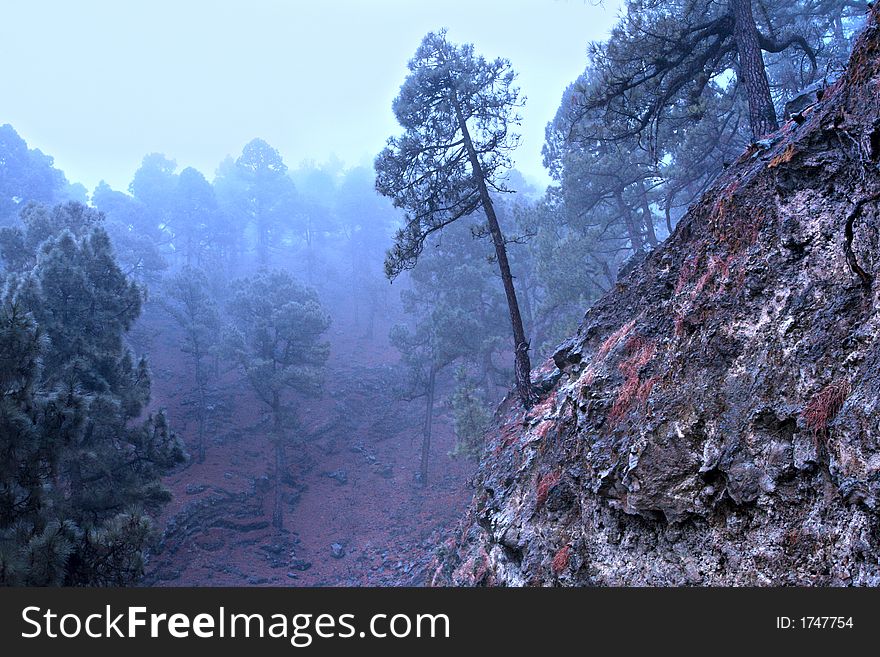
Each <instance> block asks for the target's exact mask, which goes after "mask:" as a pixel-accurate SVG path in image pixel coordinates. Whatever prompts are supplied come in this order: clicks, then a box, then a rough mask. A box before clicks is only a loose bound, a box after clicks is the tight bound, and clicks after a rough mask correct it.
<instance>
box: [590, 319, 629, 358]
mask: <svg viewBox="0 0 880 657" xmlns="http://www.w3.org/2000/svg"><path fill="white" fill-rule="evenodd" d="M635 325H636V320H632V321H631V322H627V323H626V324H624V325H623V326H621V327H620V328H619V329H617V330H616V331H615V332H614V333H612V334H611V335H609V336H608V338H607V339H606V340H605V342H603V343H602V346H601V347H599V351H597V352H596V358H597V359H598V360H602V359H604V358H605V356H607V355H608V354H609V353H610V352H611V350H612V349H614V347H616V346H617V343H618V342H620V340H621V339H622V338H624V337H625V336H626V334H627V333H629V332H630V331H632V329H633V327H634V326H635Z"/></svg>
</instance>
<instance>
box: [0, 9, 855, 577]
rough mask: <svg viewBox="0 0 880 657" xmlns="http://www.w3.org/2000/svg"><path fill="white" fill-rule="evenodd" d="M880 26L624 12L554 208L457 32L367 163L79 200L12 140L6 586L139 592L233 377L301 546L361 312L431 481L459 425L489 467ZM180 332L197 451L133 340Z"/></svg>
mask: <svg viewBox="0 0 880 657" xmlns="http://www.w3.org/2000/svg"><path fill="white" fill-rule="evenodd" d="M865 7H866V3H863V2H856V1H853V0H796V1H791V0H785V1H783V0H760V1H759V0H754V1H752V0H729V2H715V1H710V0H675V1H664V0H629V2H627V3H626V7H625V9H626V10H625V12H623V13H622V18H621V19H620V21H619V23H618V24H617V26H616V27H615V28H614V30H613V31H612V32H611V34H610V36H609V38H608V39H607V40H606V41H603V42H597V43H593V44H591V45H590V46H589V51H588V55H587V57H586V58H585V61H584V62H581V63H579V65H582V66H583V73H582V74H581V75H580V76H579V77H578V78H577V79H576V80H572V81H571V85H570V86H569V87H568V88H567V89H566V90H564V93H562V97H561V103H560V106H559V109H558V111H557V114H556V116H555V118H554V119H553V120H552V121H551V122H550V123H549V124H548V125H547V128H546V143H545V145H544V150H543V153H544V164H545V167H546V168H547V170H548V171H549V173H550V175H551V177H552V180H553V182H552V184H551V185H550V186H549V187H548V188H547V189H546V190H535V189H534V188H532V187H531V186H530V185H529V183H528V182H527V181H526V180H525V178H524V177H523V176H522V175H521V174H520V173H519V172H518V171H517V170H516V169H515V168H513V167H512V162H513V160H514V159H515V153H516V147H517V143H518V139H517V128H518V127H519V124H520V121H521V119H520V117H519V116H518V110H519V109H520V108H521V106H522V103H523V102H525V101H524V99H523V98H522V97H521V95H520V94H519V90H518V89H517V86H516V76H515V71H516V69H515V66H516V62H510V61H508V60H506V59H503V56H504V54H505V53H503V52H501V53H492V55H493V56H495V55H500V56H501V57H502V58H499V59H488V58H486V57H485V56H484V55H483V54H481V53H480V52H479V51H478V48H477V47H475V46H474V45H471V44H456V43H454V42H453V41H451V40H450V39H451V37H449V36H448V35H447V34H446V33H445V32H443V31H440V32H436V33H431V34H429V35H427V36H426V37H425V38H424V40H423V42H422V43H421V45H420V46H419V47H418V50H417V51H416V52H415V54H414V56H413V59H412V60H411V62H410V64H409V71H408V74H407V77H406V78H405V79H404V80H402V86H401V88H400V94H399V96H398V97H397V99H396V100H395V101H394V103H393V107H389V108H388V111H389V112H393V114H394V116H395V117H396V119H397V121H398V123H399V124H400V133H399V134H398V135H396V136H391V137H390V139H389V140H388V142H387V147H386V148H385V149H384V150H382V151H381V152H380V153H378V155H377V157H376V159H375V168H374V169H370V168H369V167H353V168H346V167H345V166H343V165H342V164H341V163H338V162H334V161H331V162H330V163H328V164H324V165H319V164H316V163H314V162H303V163H302V164H300V165H299V166H297V167H293V166H291V163H289V162H285V161H284V158H283V157H282V155H281V153H279V151H278V150H276V149H275V148H273V147H272V146H271V145H270V144H269V143H267V142H266V141H264V140H263V139H259V138H255V139H253V140H252V141H250V142H248V143H247V144H245V145H243V147H242V149H241V151H240V153H238V154H237V155H234V156H230V157H227V158H226V159H225V160H223V161H222V162H220V163H218V166H217V168H216V171H215V172H205V173H203V172H200V171H197V170H196V169H194V168H191V167H187V168H183V169H180V167H179V166H178V164H177V162H175V161H174V160H173V159H171V158H170V157H169V155H166V154H162V153H150V154H147V155H146V156H145V157H144V158H143V160H142V163H141V165H140V167H139V168H138V169H137V171H136V172H135V173H134V175H133V177H132V179H131V182H130V184H129V185H128V188H127V189H124V190H121V189H112V188H111V187H110V186H109V185H108V184H107V183H105V182H101V183H100V184H99V185H98V186H97V187H96V188H95V189H94V190H86V189H85V188H84V187H82V185H79V184H75V183H74V184H71V183H70V182H69V181H68V180H67V178H66V176H65V174H64V173H63V172H62V171H61V170H59V169H58V168H56V167H55V166H54V162H53V159H52V158H51V157H50V156H48V155H46V154H44V153H42V152H40V151H39V150H35V149H31V148H29V147H28V145H27V144H26V142H25V140H24V138H23V137H22V136H19V134H18V133H17V132H16V131H15V129H14V128H13V127H12V126H10V125H3V126H0V225H2V229H0V262H2V274H0V382H2V385H0V391H2V398H0V583H3V584H13V585H83V584H89V585H94V584H97V585H125V584H131V583H133V582H136V581H137V580H138V578H139V577H140V576H141V575H142V573H143V569H144V559H145V555H146V554H148V552H149V549H150V546H151V542H152V541H154V540H155V538H156V531H157V527H156V524H155V522H154V520H155V518H156V517H157V514H158V512H159V511H160V510H161V509H162V508H163V506H164V505H165V504H166V503H167V502H168V499H169V493H168V492H167V490H166V489H165V488H164V487H163V484H162V478H163V476H165V475H167V474H168V473H170V472H172V471H176V472H179V471H180V468H183V467H186V463H187V462H188V461H191V460H192V461H196V462H198V461H204V459H205V455H206V452H208V451H209V450H210V449H211V442H210V436H211V434H212V432H213V431H215V430H216V427H214V426H213V424H212V422H213V420H212V414H211V407H212V404H213V402H212V400H213V399H215V398H216V396H217V395H219V394H221V392H220V389H219V387H218V386H217V381H218V379H219V378H220V377H223V376H227V377H228V376H234V377H238V378H237V379H236V380H237V381H238V382H239V384H238V385H240V386H241V387H242V388H247V389H248V390H250V391H251V392H252V393H253V394H255V395H256V397H257V398H258V399H259V400H260V402H261V403H262V405H263V409H262V412H264V413H265V415H266V417H267V426H266V430H265V432H264V433H265V437H266V440H267V441H269V444H271V449H272V454H273V462H272V463H271V464H267V470H269V471H270V473H272V478H273V485H274V496H273V499H274V501H273V505H272V508H273V511H272V524H273V526H274V527H275V528H276V529H278V530H281V529H282V528H283V526H284V491H283V487H282V480H283V478H284V472H285V470H286V468H287V464H286V455H287V454H289V453H290V450H294V449H296V444H297V440H300V439H301V438H300V436H299V427H300V424H301V422H300V419H301V418H300V415H299V413H300V410H299V409H298V406H297V405H298V403H299V400H301V399H303V398H305V397H308V396H309V395H314V394H317V393H318V392H319V391H320V389H321V384H322V380H323V377H324V367H325V364H326V362H327V360H328V356H329V353H330V349H331V346H330V334H331V326H334V325H335V320H336V318H337V317H338V316H340V315H341V314H347V315H349V316H351V317H353V318H354V322H355V323H356V325H357V326H358V327H359V331H360V334H361V337H363V338H365V339H367V340H373V341H375V340H380V339H384V338H385V336H384V335H377V334H376V328H375V327H376V325H377V317H382V318H386V319H389V320H390V321H391V323H392V324H394V326H393V328H391V331H390V336H389V339H390V343H391V345H393V347H394V348H395V349H396V353H397V356H398V357H399V362H398V363H397V365H396V369H395V372H396V381H397V384H396V385H397V389H396V390H395V394H397V395H398V396H399V397H400V398H402V399H406V400H409V401H410V407H411V412H412V413H413V414H414V415H419V417H422V418H423V421H422V422H421V425H422V427H423V428H422V432H421V435H419V436H418V437H417V438H418V440H419V441H421V442H422V445H423V447H422V450H421V461H420V463H419V464H418V466H417V469H418V482H419V483H420V484H421V485H423V486H424V485H427V483H428V482H429V481H430V477H431V470H432V462H436V461H437V460H438V459H445V458H449V456H450V455H448V454H446V453H439V452H438V451H437V450H436V449H433V450H432V443H431V437H432V431H433V426H434V423H435V420H436V417H437V416H438V414H441V413H447V412H448V413H449V415H450V416H451V418H452V424H453V425H454V430H455V431H456V434H457V439H458V440H457V444H458V447H457V448H456V449H455V450H454V451H453V453H452V456H461V457H467V458H478V457H479V454H480V446H481V435H482V432H483V431H484V430H485V429H486V428H487V426H488V424H489V422H490V420H491V415H492V409H493V408H494V406H496V405H497V403H498V402H499V401H500V399H501V398H502V397H503V396H504V395H505V394H506V393H507V392H508V391H509V390H512V389H513V390H515V391H516V395H517V397H518V399H519V400H520V401H521V403H523V404H524V405H525V406H527V407H528V406H529V405H531V404H532V403H533V402H534V394H533V389H532V382H531V380H530V375H529V373H530V370H531V369H532V368H533V367H534V366H535V365H536V364H540V363H541V362H542V361H544V360H545V359H546V358H547V357H548V355H550V354H551V353H552V351H553V349H554V347H555V346H556V345H557V344H558V343H559V342H560V341H561V340H562V339H563V338H565V337H566V336H567V335H568V334H569V333H570V332H571V331H572V330H573V328H574V327H576V325H577V323H578V321H579V320H580V319H581V317H582V316H583V313H584V311H585V310H586V309H587V308H588V307H589V305H590V304H591V303H592V302H593V301H595V300H596V299H597V298H598V297H599V296H601V295H603V294H604V293H606V292H607V291H609V290H610V289H612V288H613V286H614V285H615V282H616V280H617V276H618V273H619V272H620V271H621V270H622V268H625V267H627V266H628V264H627V263H628V262H631V261H633V259H638V258H639V257H641V255H642V254H644V253H646V252H648V251H650V250H651V249H652V248H654V247H656V246H657V245H658V244H659V243H660V242H661V241H662V240H663V239H665V238H666V237H667V236H668V235H669V234H670V233H671V232H672V231H673V230H674V229H675V226H676V222H677V220H678V219H679V218H680V217H681V215H682V214H683V212H684V211H685V209H686V208H687V207H688V206H689V205H690V204H691V203H692V202H693V201H694V200H695V199H696V198H697V197H698V196H699V195H700V194H701V193H702V192H703V191H704V190H705V189H706V188H707V186H708V185H709V184H710V183H711V182H712V180H714V179H715V177H716V176H717V175H718V174H719V173H720V172H721V171H722V170H723V169H724V167H726V166H727V165H728V164H729V163H730V162H732V161H733V160H734V159H735V158H736V157H737V156H738V155H739V153H741V152H742V151H743V149H744V148H745V147H746V146H747V145H748V144H749V143H751V142H754V141H759V140H761V139H762V138H764V137H765V136H766V133H768V132H771V131H773V130H775V129H776V128H777V127H778V126H779V125H780V124H782V123H784V122H786V121H789V120H797V118H798V117H797V111H788V110H787V108H789V109H790V108H791V107H792V106H791V105H790V102H791V101H793V100H796V99H797V98H798V97H799V96H800V95H801V94H803V93H813V94H815V91H816V90H817V89H818V90H821V89H822V87H823V85H827V84H829V83H830V82H831V81H833V80H834V79H835V78H836V76H838V75H839V73H840V71H841V69H842V67H843V65H844V63H845V61H846V57H847V56H848V53H849V49H850V45H851V40H852V38H853V35H854V34H855V32H856V31H857V29H858V27H859V26H860V25H861V22H862V20H863V15H864V11H865ZM486 55H488V53H486ZM562 91H563V90H560V92H562ZM290 156H291V157H295V156H296V154H295V153H293V154H290ZM389 278H390V279H393V280H394V285H393V286H391V285H390V284H389V280H388V279H389ZM163 322H165V323H166V324H167V325H172V326H175V327H176V328H175V330H176V331H179V335H180V339H179V351H180V359H179V367H180V368H185V370H186V372H187V378H188V381H189V382H190V384H189V389H188V390H185V391H184V392H183V394H184V395H185V396H186V397H187V399H188V403H189V405H190V408H192V409H193V414H194V419H195V422H194V425H195V429H194V430H192V431H190V432H189V433H188V435H187V437H186V440H183V439H182V438H181V437H180V436H179V435H178V433H177V431H178V430H177V429H176V428H175V427H174V426H169V423H168V421H167V418H166V416H165V414H164V413H163V412H162V410H161V408H160V407H157V406H156V405H155V404H152V403H151V371H150V362H149V358H148V357H147V353H148V352H149V340H148V338H147V337H145V336H146V335H147V332H146V331H142V330H138V327H143V326H153V327H155V326H159V325H163V324H162V323H163Z"/></svg>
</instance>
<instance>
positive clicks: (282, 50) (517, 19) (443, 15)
mask: <svg viewBox="0 0 880 657" xmlns="http://www.w3.org/2000/svg"><path fill="white" fill-rule="evenodd" d="M2 3H3V5H4V6H3V9H2V21H0V124H3V123H11V124H12V125H13V126H14V127H15V129H16V130H17V131H18V132H19V134H20V135H21V136H22V137H23V138H24V139H25V140H26V141H27V142H28V144H29V145H30V146H31V147H32V148H33V147H36V148H40V149H41V150H43V151H44V152H46V153H48V154H49V155H53V156H54V157H55V159H56V164H57V165H58V166H59V167H60V168H62V169H63V170H64V171H65V172H66V173H67V175H68V178H69V179H70V180H71V181H72V182H82V183H83V184H85V185H86V187H87V188H88V189H89V190H90V191H91V190H92V189H94V187H95V185H96V184H97V182H98V181H99V180H100V179H101V178H103V179H105V180H107V181H108V182H109V183H110V184H111V185H112V186H113V187H115V188H117V189H125V188H126V187H127V185H128V183H129V181H130V180H131V177H132V175H133V173H134V171H135V170H136V169H137V167H138V165H139V163H140V160H141V159H142V158H143V156H144V155H145V154H146V153H150V152H156V151H158V152H162V153H165V154H166V155H167V156H169V157H171V158H173V159H175V160H176V161H177V163H178V165H179V166H180V167H181V168H183V167H186V166H194V167H196V168H197V169H199V170H201V171H202V172H204V173H205V174H206V175H207V177H208V178H209V179H211V178H213V174H214V170H215V169H216V166H217V164H219V162H220V161H221V160H222V159H223V158H224V157H225V156H226V155H227V154H233V155H234V154H237V153H239V152H240V151H241V147H242V146H243V145H244V144H245V143H246V142H248V141H249V140H250V139H252V138H253V137H262V138H263V139H265V140H266V141H268V142H269V143H270V144H272V145H273V146H275V147H276V148H278V150H279V151H280V152H281V154H282V156H283V157H284V159H285V162H287V164H288V165H289V166H291V167H295V166H296V165H297V164H298V163H300V162H301V161H303V160H307V159H311V160H316V161H318V162H322V161H326V160H327V159H328V158H329V157H330V156H331V155H336V156H337V157H338V158H339V159H341V160H342V161H343V162H345V163H346V164H348V165H354V164H361V163H369V162H371V161H372V157H373V156H374V155H375V154H376V153H377V152H378V151H379V150H380V149H381V148H382V146H383V145H384V143H385V140H386V139H387V137H388V136H390V135H391V134H395V133H397V132H399V129H398V126H397V124H396V122H395V120H394V117H393V115H392V113H391V101H392V100H393V98H394V97H395V95H396V94H397V91H398V89H399V87H400V84H401V82H402V81H403V78H404V76H405V74H406V63H407V61H408V60H409V58H410V57H411V56H412V54H413V53H414V52H415V49H416V46H417V45H418V43H419V41H420V40H421V38H422V37H423V36H424V34H425V33H427V32H429V31H432V30H437V29H439V28H441V27H447V28H448V29H449V35H448V36H449V38H450V40H452V41H455V42H473V43H474V44H475V46H476V49H477V51H478V52H480V53H481V54H483V55H485V56H486V57H498V56H501V57H506V58H508V59H510V60H511V62H512V63H513V66H514V68H515V69H516V70H517V71H518V72H519V81H518V84H519V86H520V88H521V89H522V91H523V93H524V94H525V95H526V96H528V101H527V104H526V108H525V110H524V112H523V119H524V121H523V127H522V130H521V132H522V135H523V140H522V143H521V146H520V149H519V150H518V151H517V153H516V155H515V157H516V160H517V167H518V168H520V169H521V170H522V171H523V172H524V173H526V175H528V176H530V177H532V178H533V179H535V180H536V181H537V182H539V183H541V184H544V183H546V182H547V179H546V177H545V174H544V172H543V168H542V167H541V155H540V153H541V145H542V143H543V134H544V126H545V125H546V123H547V122H548V121H549V120H550V119H551V118H552V117H553V115H554V113H555V111H556V108H557V107H558V105H559V101H560V98H561V96H562V92H563V90H564V89H565V87H566V86H567V85H568V84H569V83H570V82H572V81H573V80H574V79H575V78H576V77H577V76H578V75H579V74H580V73H581V72H582V70H583V68H584V65H585V63H586V59H585V52H586V45H587V43H588V41H590V40H593V39H601V38H603V37H604V36H605V35H606V34H607V31H608V29H609V28H610V27H611V25H612V23H613V22H614V20H615V18H616V15H617V10H618V9H617V8H618V5H619V0H606V1H605V2H604V6H601V5H600V6H596V3H595V0H505V1H502V0H437V1H436V2H424V1H422V0H409V1H406V0H369V1H367V0H363V1H361V2H357V1H356V0H324V1H319V0H315V1H314V2H302V1H300V0H287V1H282V0H250V1H244V0H215V1H213V2H209V1H207V0H149V1H148V2H144V1H142V0H137V1H123V0H76V1H73V0H67V1H64V0H54V1H52V0H26V1H24V0H23V1H20V2H13V1H12V0H2Z"/></svg>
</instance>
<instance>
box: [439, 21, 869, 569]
mask: <svg viewBox="0 0 880 657" xmlns="http://www.w3.org/2000/svg"><path fill="white" fill-rule="evenodd" d="M878 162H880V28H878V9H876V8H875V9H873V10H872V15H871V17H870V19H869V24H868V27H867V28H866V30H865V32H864V33H863V34H862V36H861V37H860V39H859V41H858V43H857V45H856V47H855V50H854V53H853V56H852V58H851V60H850V64H849V67H848V70H847V71H846V73H845V74H844V75H843V76H842V78H841V79H840V80H839V81H838V82H837V83H836V84H834V86H832V87H831V88H828V89H826V90H824V93H823V94H822V97H821V99H820V100H819V102H818V103H817V104H815V105H813V106H812V107H810V108H808V109H807V110H805V112H804V113H803V115H802V116H798V117H797V120H796V121H790V122H789V123H787V124H786V125H785V126H784V127H783V128H782V129H781V130H780V131H779V132H778V133H776V134H773V135H771V136H769V137H768V138H767V139H766V140H762V141H760V142H759V143H757V144H754V145H753V146H752V147H750V148H749V149H748V150H747V151H746V152H745V153H743V155H742V156H741V157H740V158H739V160H738V161H737V162H736V163H734V164H732V165H731V166H730V167H729V168H728V169H727V171H726V172H725V173H724V175H723V176H721V178H720V179H719V180H718V181H717V182H716V183H715V185H714V186H713V187H712V189H711V190H710V191H709V192H708V193H707V194H706V195H705V196H704V197H703V199H702V200H701V201H700V202H699V203H698V204H696V205H695V206H694V207H692V208H691V210H690V211H689V212H688V214H687V215H686V216H685V217H684V218H683V219H682V221H681V222H680V223H679V225H678V227H677V229H676V230H675V232H674V234H673V235H672V236H671V237H670V239H669V240H668V241H667V242H666V243H665V244H664V245H663V246H662V247H661V248H659V249H657V250H655V251H654V252H653V253H651V254H650V255H649V256H648V257H647V258H646V259H645V260H644V262H642V263H640V264H638V265H637V266H636V267H635V268H634V269H633V271H632V272H630V273H629V274H628V275H626V276H624V277H623V278H622V279H621V281H620V283H619V284H618V285H617V287H616V289H614V290H613V291H612V292H611V293H610V294H608V295H607V296H606V297H605V298H604V299H603V300H601V301H600V302H599V303H597V304H596V305H595V306H594V307H593V308H592V309H591V310H590V311H589V313H588V314H587V316H586V317H585V319H584V321H583V323H582V325H581V326H580V328H579V330H578V333H577V335H576V336H574V337H573V338H571V339H570V340H569V341H568V342H566V343H565V344H564V345H562V346H561V347H560V348H559V349H558V351H557V353H556V354H555V355H554V357H553V359H552V361H550V362H548V363H546V364H545V365H544V366H543V367H542V368H541V369H540V370H539V371H538V372H537V373H536V374H537V376H539V378H540V379H541V382H542V385H543V389H544V393H543V396H542V400H541V402H540V403H539V404H538V405H537V406H536V407H535V408H533V409H532V410H531V411H530V412H529V413H527V414H524V413H523V412H522V410H521V408H520V407H519V406H518V404H517V403H516V402H515V400H514V398H513V397H511V398H510V399H508V401H507V402H505V404H504V405H503V406H502V407H501V409H500V410H499V413H498V424H497V426H496V428H495V429H494V430H493V431H492V432H490V436H489V443H488V446H487V450H486V453H485V455H484V457H483V461H482V464H481V470H480V474H479V475H478V477H477V479H476V482H475V484H476V493H475V497H474V500H473V502H472V505H471V507H470V509H469V511H468V513H467V515H466V517H465V518H464V519H463V521H462V524H461V526H460V527H459V530H458V532H457V533H456V534H455V535H454V536H453V537H452V538H450V539H449V540H448V541H447V543H446V544H445V545H444V546H443V547H442V548H441V549H440V551H439V552H438V556H437V560H436V564H435V566H436V567H435V571H434V575H433V583H434V584H436V585H444V584H455V585H481V584H488V585H554V584H562V585H683V584H703V585H754V584H757V585H768V584H799V585H880V565H878V557H880V535H878V501H880V449H878V440H880V402H878V393H880V348H878V328H880V313H878V294H877V292H878V287H880V283H878V282H877V281H875V275H876V274H875V272H877V271H878V269H880V241H878V214H880V210H878V203H877V200H878V198H880V168H878ZM533 375H534V374H533Z"/></svg>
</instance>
